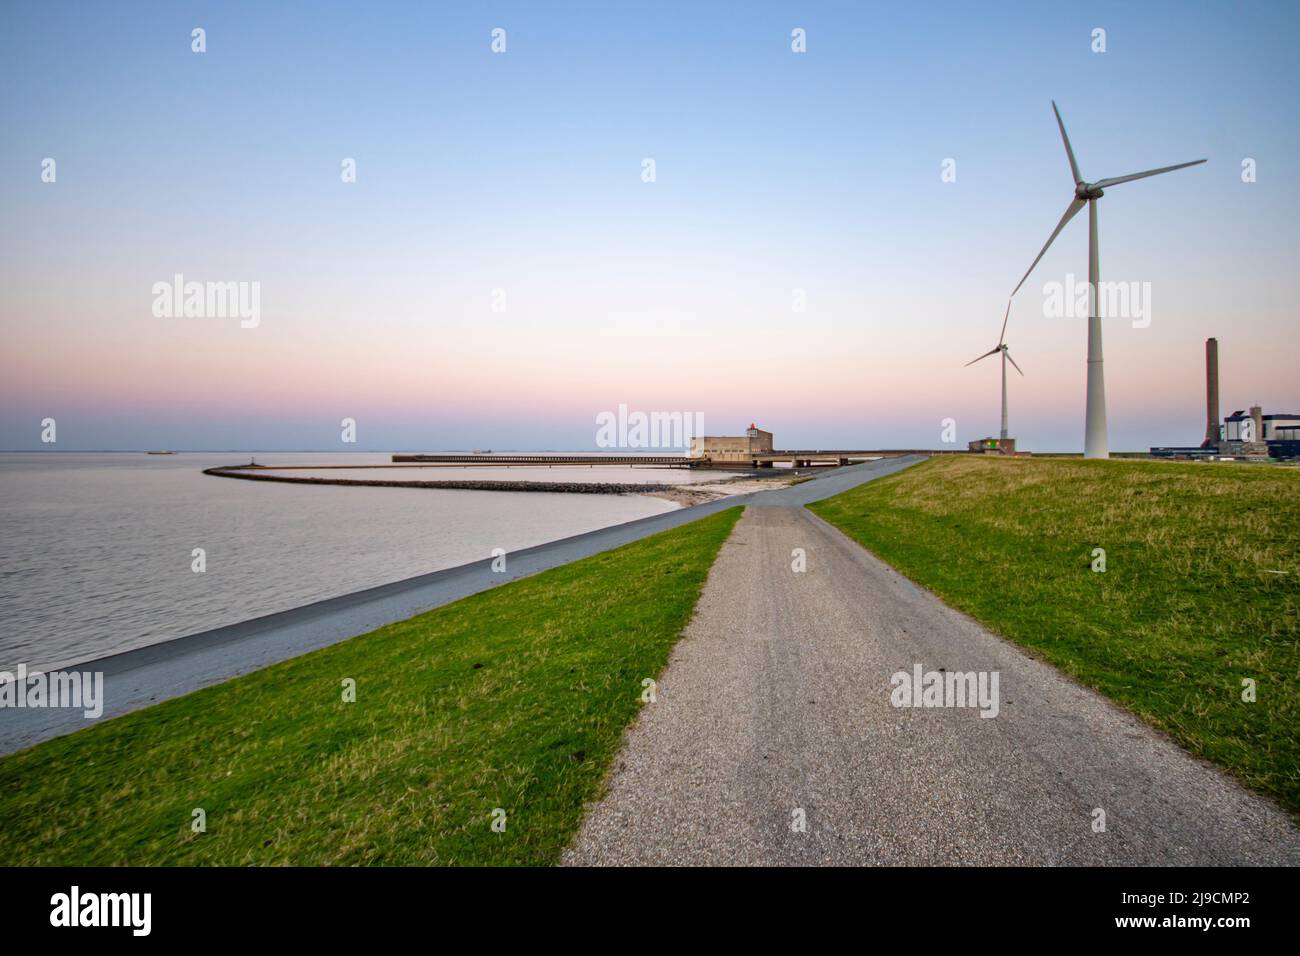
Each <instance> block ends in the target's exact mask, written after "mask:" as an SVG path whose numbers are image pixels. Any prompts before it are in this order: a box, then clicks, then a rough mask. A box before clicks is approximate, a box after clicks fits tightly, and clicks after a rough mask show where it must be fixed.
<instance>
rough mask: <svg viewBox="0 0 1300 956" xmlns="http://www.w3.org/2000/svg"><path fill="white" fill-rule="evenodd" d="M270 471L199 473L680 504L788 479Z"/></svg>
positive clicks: (238, 468) (234, 468)
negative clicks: (403, 476)
mask: <svg viewBox="0 0 1300 956" xmlns="http://www.w3.org/2000/svg"><path fill="white" fill-rule="evenodd" d="M267 471H274V466H267V465H220V466H218V467H215V468H205V469H204V470H203V474H205V475H213V476H215V477H217V478H241V479H243V480H244V481H281V482H287V483H289V484H300V485H357V486H361V487H370V488H442V489H445V490H460V491H548V492H552V493H556V494H578V495H647V496H649V497H652V498H662V499H664V500H665V501H671V502H673V503H674V504H677V505H680V506H682V507H683V508H687V507H690V506H691V505H699V504H704V503H705V502H709V501H717V500H718V499H719V498H729V497H731V496H732V495H739V494H745V493H747V492H751V491H765V490H767V489H770V488H773V487H782V486H784V485H787V484H789V483H790V481H789V480H788V479H786V478H784V477H781V478H774V477H764V478H754V477H753V476H749V475H736V476H734V477H731V478H722V479H719V480H717V481H711V482H707V483H705V482H699V483H696V484H666V483H664V482H646V483H639V482H619V481H495V480H492V479H481V478H480V479H468V478H462V479H456V478H453V479H449V480H447V481H396V480H389V479H369V478H318V477H311V478H309V477H305V476H304V477H301V478H299V477H295V476H293V475H280V474H266V472H267Z"/></svg>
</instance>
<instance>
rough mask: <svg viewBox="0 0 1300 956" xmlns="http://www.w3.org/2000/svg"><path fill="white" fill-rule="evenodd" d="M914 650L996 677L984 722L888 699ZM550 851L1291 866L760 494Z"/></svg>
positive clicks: (730, 861)
mask: <svg viewBox="0 0 1300 956" xmlns="http://www.w3.org/2000/svg"><path fill="white" fill-rule="evenodd" d="M801 487H803V486H796V487H795V488H792V489H790V490H791V491H797V490H798V489H799V488H801ZM769 501H770V499H769ZM755 503H756V504H759V502H755ZM764 503H766V502H764ZM795 549H802V550H803V552H804V560H805V562H806V570H805V571H802V572H799V571H795V570H794V567H795V562H796V561H797V557H796V555H795V554H794V551H795ZM917 664H920V665H921V666H922V669H923V672H925V671H939V670H940V669H942V670H943V671H944V672H945V674H946V673H947V672H962V673H976V674H978V673H980V672H983V673H984V674H985V675H989V679H990V680H991V674H992V673H994V672H996V673H997V674H998V677H999V683H998V695H997V703H998V706H997V709H996V716H989V717H983V716H981V713H982V712H984V713H993V708H992V707H991V706H985V707H983V708H981V707H978V706H977V707H969V706H967V707H951V708H950V707H920V708H913V707H899V706H895V702H894V700H892V699H891V697H892V694H893V692H894V691H895V689H896V686H897V685H895V684H893V683H892V680H891V678H892V676H893V675H894V674H896V673H899V672H903V673H906V674H912V673H914V669H915V666H916V665H917ZM986 687H987V688H989V690H990V694H989V695H988V697H986V702H988V703H990V704H991V701H992V695H991V687H992V685H991V683H988V684H986ZM1101 827H1104V829H1103V828H1101ZM564 862H566V863H569V864H579V865H581V864H591V865H619V864H661V865H676V864H690V865H744V864H753V865H774V864H775V865H782V864H789V865H814V864H815V865H828V864H829V865H872V864H880V865H910V864H916V865H921V864H935V865H938V864H944V865H951V864H958V865H961V864H986V865H999V864H1023V865H1068V864H1082V865H1089V864H1091V865H1170V864H1207V865H1228V866H1232V865H1243V864H1264V863H1269V864H1292V865H1294V864H1297V863H1300V831H1297V829H1296V827H1295V826H1294V825H1293V824H1292V822H1291V820H1290V817H1289V816H1287V814H1285V813H1284V812H1283V811H1282V810H1280V809H1279V808H1278V807H1277V806H1276V805H1275V804H1274V803H1273V802H1271V801H1269V800H1267V799H1265V798H1262V797H1259V796H1257V795H1254V794H1252V793H1249V792H1247V791H1246V790H1245V789H1243V788H1242V787H1241V786H1240V785H1238V784H1237V783H1236V782H1235V781H1234V780H1232V779H1230V778H1229V777H1228V776H1227V775H1225V774H1224V773H1222V772H1221V771H1219V770H1217V769H1215V768H1213V767H1211V766H1209V765H1208V764H1205V763H1202V762H1200V761H1198V760H1196V759H1194V758H1193V757H1191V756H1189V755H1188V754H1187V753H1186V752H1184V751H1183V750H1182V749H1181V748H1179V747H1178V746H1176V745H1175V744H1174V743H1173V742H1172V741H1170V740H1169V739H1168V738H1166V737H1165V736H1163V735H1162V734H1160V733H1157V732H1156V731H1154V730H1152V729H1151V728H1149V727H1148V726H1146V725H1145V724H1143V723H1142V722H1141V721H1139V720H1138V719H1137V718H1135V717H1133V716H1131V715H1129V714H1128V713H1126V712H1124V711H1122V710H1120V709H1119V708H1118V707H1116V706H1114V705H1113V704H1111V703H1109V702H1108V701H1107V700H1105V699H1104V698H1102V697H1101V696H1099V695H1098V694H1095V693H1093V692H1092V691H1090V690H1087V689H1086V688H1084V687H1082V686H1080V685H1079V684H1077V683H1075V682H1074V681H1072V680H1071V679H1069V678H1067V677H1066V676H1064V675H1063V674H1062V673H1060V672H1059V671H1057V670H1056V669H1055V668H1053V667H1051V666H1049V665H1047V664H1044V663H1041V662H1039V661H1037V660H1035V659H1033V658H1032V657H1030V656H1029V655H1028V654H1026V653H1025V652H1024V651H1022V650H1020V649H1019V648H1018V647H1017V646H1015V645H1013V644H1011V643H1010V642H1008V641H1005V640H1003V639H1002V638H1000V637H997V636H996V635H994V634H991V633H990V632H988V631H986V630H985V629H984V628H982V627H981V626H979V625H978V624H976V623H975V622H974V621H972V620H971V619H969V618H967V617H966V616H964V615H962V614H960V613H958V612H957V611H955V610H953V609H952V608H949V607H948V606H947V605H945V604H944V603H943V602H942V601H940V600H938V598H936V597H935V596H934V595H932V594H931V593H930V592H928V591H926V590H924V589H922V588H919V587H917V586H916V585H915V584H913V583H912V582H910V581H908V580H907V579H906V578H904V577H903V576H902V575H900V574H898V573H897V572H896V571H894V570H893V569H892V568H890V567H889V566H888V565H886V564H884V563H883V562H881V561H880V560H878V559H876V558H875V557H874V556H872V555H871V554H870V553H869V552H867V551H866V550H865V549H863V548H861V547H860V546H859V545H858V544H856V543H855V542H853V541H852V540H850V539H849V538H847V537H846V536H845V535H844V534H842V533H841V532H840V531H838V530H837V529H835V528H833V527H832V526H831V525H829V524H827V523H826V522H824V521H822V520H821V519H820V518H818V517H816V516H815V515H813V514H812V513H811V512H809V511H807V510H806V509H804V508H801V507H781V506H779V505H778V506H777V507H753V508H749V509H748V510H747V511H746V513H745V515H744V517H743V518H742V519H741V521H740V522H739V523H738V524H737V526H736V529H735V531H734V532H733V533H732V535H731V537H730V538H729V539H728V541H727V542H726V543H725V544H724V545H723V548H722V550H721V552H720V553H719V556H718V560H717V561H716V562H715V564H714V566H713V568H712V570H711V572H710V575H709V579H708V583H707V584H706V586H705V590H704V593H703V595H702V597H701V600H700V603H699V605H698V606H697V608H696V615H695V617H694V619H693V620H692V622H691V624H690V625H689V626H688V628H687V630H686V632H685V634H684V636H683V638H682V640H681V641H680V642H679V643H678V644H677V646H676V648H675V650H674V652H673V654H672V657H671V659H670V661H669V664H668V666H667V668H666V669H665V671H664V673H663V675H662V676H661V678H660V679H659V681H658V686H657V688H656V700H655V702H654V703H648V704H646V705H644V706H643V709H642V711H641V715H640V717H639V719H638V721H637V723H636V724H635V725H634V726H633V727H632V728H631V729H630V730H629V731H628V734H627V737H626V739H625V742H624V747H623V750H622V752H621V754H620V756H619V758H618V759H617V761H616V764H615V769H614V771H613V773H612V775H611V779H610V781H609V790H608V793H607V795H606V796H605V797H604V799H602V800H601V801H600V802H599V803H597V804H595V805H594V806H593V807H591V808H590V810H589V812H588V814H587V815H586V818H585V820H584V823H583V826H582V828H581V830H580V832H579V833H578V835H577V837H576V838H575V842H574V844H573V846H572V847H571V848H570V849H569V850H568V851H567V852H566V854H565V857H564Z"/></svg>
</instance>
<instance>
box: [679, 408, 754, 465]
mask: <svg viewBox="0 0 1300 956" xmlns="http://www.w3.org/2000/svg"><path fill="white" fill-rule="evenodd" d="M742 421H743V419H742ZM771 451H772V433H771V432H768V431H763V429H761V428H758V427H756V426H755V425H754V423H753V422H750V424H749V428H748V429H747V430H746V432H745V434H743V435H697V436H695V437H694V438H692V439H691V457H692V458H708V459H710V460H712V461H716V462H738V463H741V464H745V465H749V464H752V463H753V461H754V456H755V455H761V454H765V453H768V454H770V453H771Z"/></svg>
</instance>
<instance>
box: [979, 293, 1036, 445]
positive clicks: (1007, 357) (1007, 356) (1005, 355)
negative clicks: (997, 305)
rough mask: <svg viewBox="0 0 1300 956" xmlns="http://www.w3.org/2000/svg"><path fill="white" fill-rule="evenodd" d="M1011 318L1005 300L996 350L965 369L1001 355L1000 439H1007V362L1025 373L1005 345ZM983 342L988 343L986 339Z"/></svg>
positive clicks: (1009, 309) (990, 351)
mask: <svg viewBox="0 0 1300 956" xmlns="http://www.w3.org/2000/svg"><path fill="white" fill-rule="evenodd" d="M1010 317H1011V300H1010V299H1008V300H1007V314H1006V315H1004V316H1002V333H1001V334H1000V335H999V336H998V344H997V348H992V349H989V350H988V351H987V352H985V353H984V354H983V355H981V356H980V357H979V358H977V359H971V360H970V361H969V362H967V363H966V367H967V368H969V367H970V366H972V365H974V364H975V363H976V362H979V361H982V360H984V359H986V358H988V357H989V356H990V355H997V354H998V353H999V352H1001V353H1002V437H1003V439H1005V438H1006V437H1007V362H1010V363H1011V364H1012V365H1015V366H1016V371H1017V372H1020V374H1021V375H1022V376H1023V375H1024V374H1025V373H1024V372H1021V371H1020V366H1019V365H1016V360H1015V359H1013V358H1012V357H1011V352H1010V348H1009V346H1008V345H1007V343H1006V338H1007V319H1009V318H1010ZM985 341H988V340H987V339H986V340H985Z"/></svg>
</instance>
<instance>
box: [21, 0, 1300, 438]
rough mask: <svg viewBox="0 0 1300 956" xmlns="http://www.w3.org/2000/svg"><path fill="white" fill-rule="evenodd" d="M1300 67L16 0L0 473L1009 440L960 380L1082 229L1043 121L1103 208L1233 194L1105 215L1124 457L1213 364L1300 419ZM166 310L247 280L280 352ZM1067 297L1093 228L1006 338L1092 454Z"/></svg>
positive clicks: (563, 21) (564, 13)
mask: <svg viewBox="0 0 1300 956" xmlns="http://www.w3.org/2000/svg"><path fill="white" fill-rule="evenodd" d="M196 26H201V27H203V28H204V29H205V30H206V31H207V46H208V50H207V52H206V53H205V54H202V55H199V54H195V53H192V52H191V50H190V31H191V29H192V28H193V27H196ZM494 27H501V28H504V29H505V30H506V31H507V44H508V48H507V52H506V53H505V54H501V55H494V54H493V53H491V51H490V49H489V43H490V32H491V30H492V29H493V28H494ZM795 27H802V28H804V29H805V30H806V31H807V38H808V40H807V43H808V52H807V53H805V54H795V53H792V52H791V50H790V31H791V30H792V29H793V28H795ZM1095 27H1102V28H1104V29H1105V30H1106V31H1107V36H1106V43H1107V52H1105V53H1104V54H1096V53H1093V52H1092V51H1091V49H1090V45H1091V39H1090V35H1091V32H1092V30H1093V28H1095ZM1298 32H1300V6H1298V5H1296V4H1294V3H1278V4H1269V3H1249V4H1228V3H1221V4H1201V3H1170V4H1146V3H1144V4H1141V5H1137V4H1133V3H1129V2H1124V3H1114V4H1086V5H1085V4H1068V5H1046V4H1041V3H1024V4H998V5H997V6H996V7H993V6H989V7H979V6H977V5H975V4H972V3H953V4H889V5H870V6H869V5H867V4H862V3H843V4H834V3H820V2H819V3H816V4H794V3H783V4H775V3H773V4H761V3H760V4H755V3H715V4H701V3H681V4H674V3H655V4H618V5H614V4H608V3H605V4H601V3H590V4H587V3H581V4H580V3H545V4H543V3H515V4H493V3H468V2H466V3H456V4H438V5H433V4H423V3H421V4H410V5H406V4H394V3H374V4H362V3H350V4H328V3H325V4H316V3H313V4H305V3H304V4H297V3H274V4H265V3H257V4H232V3H212V4H204V3H199V4H185V3H173V2H168V3H158V4H142V3H85V4H65V3H57V2H46V3H16V2H10V3H6V4H4V5H3V7H0V223H2V225H0V345H2V348H0V448H5V449H39V448H46V449H49V448H51V446H48V445H45V446H42V445H41V443H40V421H41V419H42V418H44V417H47V416H52V417H54V418H56V420H57V422H58V438H59V441H58V444H57V445H56V446H53V447H55V448H57V449H58V450H75V449H131V448H152V447H166V448H174V449H282V450H298V449H322V450H329V449H338V450H345V449H347V450H352V449H355V450H367V449H375V450H390V449H439V448H466V447H472V448H487V447H491V448H498V449H504V448H589V447H593V445H594V440H595V416H596V414H597V413H598V412H600V411H603V410H612V409H615V408H616V407H617V406H618V404H619V403H620V402H623V403H627V404H628V405H629V406H630V407H631V408H633V409H643V410H646V411H651V410H681V411H692V412H700V413H702V414H703V415H704V421H705V425H706V430H707V431H709V432H710V433H722V434H731V433H735V432H736V431H737V430H738V429H741V428H743V427H744V426H745V425H748V424H749V422H750V421H751V420H753V421H757V422H758V423H759V424H760V425H762V426H764V427H767V428H769V429H771V430H772V431H773V432H775V434H776V443H777V445H778V447H900V446H901V447H907V446H918V445H919V446H935V445H937V443H938V441H939V435H940V422H941V420H942V419H943V418H946V417H951V418H954V419H956V421H957V435H958V438H959V439H960V440H961V441H962V442H965V441H967V440H969V439H972V438H977V437H981V436H983V435H987V434H996V430H997V427H998V370H997V366H996V364H995V362H994V361H993V360H989V361H986V362H984V363H982V364H980V365H977V366H974V367H972V368H964V367H963V363H965V362H967V361H969V360H970V359H971V358H974V357H975V356H976V355H978V354H980V353H981V352H984V351H987V350H988V349H990V348H991V347H993V346H994V345H995V344H996V342H997V333H998V326H999V324H1000V322H1001V318H1002V312H1003V308H1004V306H1005V302H1006V298H1007V294H1008V293H1009V292H1010V290H1011V289H1012V287H1013V286H1014V285H1015V283H1016V282H1017V281H1018V280H1019V278H1020V276H1021V274H1022V273H1023V272H1024V270H1025V268H1026V267H1027V266H1028V265H1029V262H1030V261H1031V260H1032V259H1033V256H1034V255H1035V254H1036V252H1037V251H1038V249H1039V247H1040V246H1041V245H1042V243H1043V241H1044V240H1045V239H1046V238H1047V235H1048V233H1049V232H1050V231H1051V229H1052V227H1053V226H1054V225H1055V223H1056V221H1057V219H1058V218H1059V217H1060V215H1061V212H1062V211H1063V210H1064V208H1065V206H1066V205H1067V203H1068V202H1069V200H1070V198H1071V194H1072V184H1071V178H1070V175H1069V170H1068V167H1067V164H1066V160H1065V156H1064V153H1063V150H1062V148H1061V144H1060V140H1059V138H1058V135H1057V132H1056V128H1055V123H1054V120H1053V117H1052V112H1051V107H1050V103H1049V101H1050V100H1051V99H1052V98H1055V99H1056V101H1057V103H1058V104H1059V106H1060V108H1061V111H1062V114H1063V116H1064V118H1065V122H1066V124H1067V128H1068V130H1069V132H1070V136H1071V139H1072V141H1073V143H1074V147H1075V151H1076V153H1077V155H1078V158H1079V162H1080V165H1081V167H1082V172H1083V175H1084V177H1085V178H1087V179H1090V180H1096V179H1100V178H1103V177H1107V176H1116V175H1122V174H1125V173H1129V172H1134V171H1138V170H1142V169H1147V168H1150V167H1154V166H1162V165H1167V164H1171V163H1177V162H1183V161H1187V160H1191V159H1198V158H1201V157H1207V158H1208V159H1209V163H1208V164H1206V165H1205V166H1201V167H1197V168H1195V169H1191V170H1185V171H1180V172H1177V173H1172V174H1170V175H1168V176H1162V177H1158V178H1155V179H1151V180H1147V181H1143V182H1139V183H1133V184H1128V185H1124V186H1120V187H1116V188H1114V189H1112V190H1109V191H1108V192H1107V194H1106V197H1105V198H1104V199H1103V200H1102V201H1101V203H1100V204H1099V218H1100V226H1101V264H1102V278H1103V279H1108V280H1132V281H1137V282H1150V283H1151V289H1152V321H1151V326H1150V327H1149V328H1145V329H1134V328H1132V327H1131V324H1130V323H1129V322H1128V321H1123V320H1112V321H1109V322H1108V323H1107V324H1106V330H1105V335H1106V374H1107V398H1108V403H1109V410H1110V434H1111V447H1112V448H1113V449H1116V450H1122V449H1130V448H1145V447H1146V446H1148V445H1151V444H1194V443H1196V442H1197V441H1199V439H1200V438H1201V436H1202V434H1203V431H1204V379H1203V355H1204V339H1205V338H1206V336H1208V335H1216V336H1218V338H1219V341H1220V352H1221V368H1222V382H1223V384H1222V394H1223V411H1224V412H1225V413H1226V412H1229V411H1231V410H1233V409H1234V408H1243V407H1246V406H1247V405H1249V404H1252V403H1256V402H1258V403H1261V404H1262V405H1263V406H1264V409H1265V412H1300V376H1297V374H1296V367H1297V356H1300V323H1297V302H1298V301H1300V271H1298V270H1297V268H1296V266H1297V252H1300V243H1298V241H1297V240H1298V236H1297V231H1298V229H1300V227H1298V226H1297V223H1300V178H1298V177H1297V172H1298V171H1297V169H1296V162H1297V160H1296V157H1297V156H1300V143H1298V142H1297V139H1300V104H1297V100H1296V91H1297V89H1300V75H1298V74H1300V66H1298V65H1297V64H1298V63H1300V58H1298V57H1296V56H1295V54H1294V49H1293V46H1294V42H1295V38H1296V36H1297V34H1298ZM45 157H53V158H54V159H55V160H56V161H57V164H58V166H57V169H58V181H57V182H56V183H54V184H47V183H42V182H41V179H40V172H41V161H42V159H43V158H45ZM344 157H353V158H355V159H356V161H357V168H358V177H357V179H358V181H357V182H356V183H355V184H344V183H342V182H341V181H340V163H341V161H342V159H343V158H344ZM645 157H652V158H654V159H655V161H656V164H657V175H658V179H657V182H655V183H653V184H647V183H643V182H642V181H641V161H642V159H643V158H645ZM1245 157H1251V158H1254V159H1255V160H1256V162H1257V169H1258V181H1257V182H1255V183H1250V184H1246V183H1243V182H1242V180H1241V163H1242V160H1243V158H1245ZM946 158H953V159H955V160H956V164H957V165H956V168H957V181H956V182H955V183H944V182H942V180H941V176H940V173H941V164H942V162H943V161H944V160H945V159H946ZM175 273H182V274H183V275H184V276H185V277H186V278H187V279H191V280H199V281H207V280H214V281H246V282H252V281H257V282H260V284H261V303H262V316H261V324H260V325H259V326H258V327H257V328H256V329H242V328H240V325H239V322H238V320H237V319H219V318H201V319H200V318H190V319H185V318H155V317H154V316H153V314H152V312H151V305H152V303H153V295H152V292H151V287H152V285H153V283H155V282H158V281H170V279H171V277H172V276H173V275H174V274H175ZM1067 273H1072V274H1074V275H1075V276H1077V277H1078V278H1079V280H1080V281H1082V280H1084V279H1086V273H1087V224H1086V217H1085V216H1080V217H1079V218H1077V219H1076V220H1075V221H1074V222H1072V223H1071V224H1070V226H1069V227H1068V228H1067V230H1066V231H1065V232H1064V233H1063V234H1062V235H1061V237H1060V238H1059V239H1058V240H1057V242H1056V244H1055V246H1054V247H1053V249H1052V251H1051V252H1050V253H1049V254H1048V256H1047V257H1046V258H1044V260H1043V262H1042V263H1041V264H1040V265H1039V267H1038V269H1037V270H1036V272H1035V274H1034V276H1033V277H1032V278H1031V279H1030V281H1029V282H1028V283H1027V284H1026V286H1025V288H1024V289H1023V290H1022V291H1021V292H1020V294H1019V295H1018V296H1017V298H1016V300H1015V304H1014V305H1013V308H1012V314H1011V323H1010V328H1009V330H1008V342H1009V343H1010V344H1011V348H1012V354H1013V355H1014V356H1015V357H1016V359H1017V361H1018V362H1019V363H1020V365H1021V366H1022V368H1024V370H1025V373H1026V375H1025V377H1024V378H1023V379H1021V378H1020V377H1018V376H1013V381H1012V383H1011V431H1012V434H1014V435H1016V436H1018V438H1019V439H1020V441H1021V443H1022V445H1023V446H1025V447H1028V448H1030V449H1036V450H1040V451H1047V450H1081V447H1082V436H1083V411H1084V407H1083V406H1084V401H1083V400H1084V376H1085V362H1084V358H1085V347H1086V328H1085V325H1086V322H1085V320H1081V319H1049V318H1046V317H1044V310H1043V298H1044V296H1043V285H1044V283H1047V282H1051V281H1062V280H1063V279H1064V277H1065V276H1066V275H1067ZM494 288H501V289H504V290H505V291H506V304H507V309H506V311H505V312H504V313H498V312H493V311H492V308H491V306H492V290H493V289H494ZM795 288H802V289H804V290H806V295H807V303H808V305H807V311H806V312H804V313H802V314H799V313H795V312H793V311H792V309H791V290H792V289H795ZM345 416H346V417H352V418H355V419H356V420H357V423H358V441H357V444H356V445H352V446H345V445H342V444H340V428H339V421H340V419H341V418H343V417H345Z"/></svg>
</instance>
